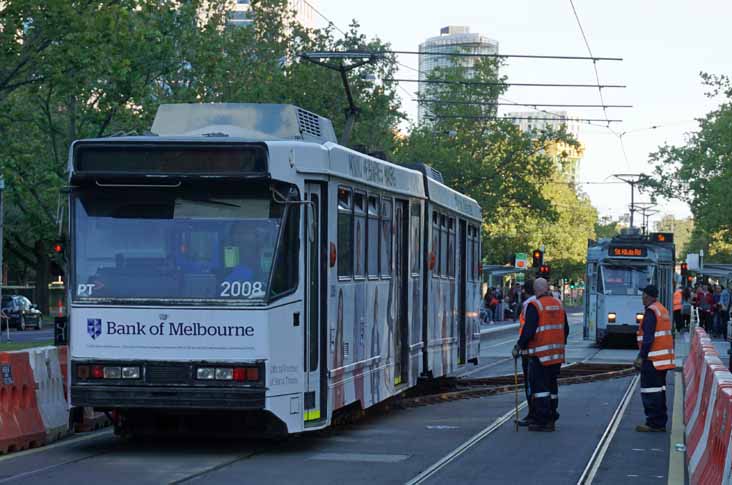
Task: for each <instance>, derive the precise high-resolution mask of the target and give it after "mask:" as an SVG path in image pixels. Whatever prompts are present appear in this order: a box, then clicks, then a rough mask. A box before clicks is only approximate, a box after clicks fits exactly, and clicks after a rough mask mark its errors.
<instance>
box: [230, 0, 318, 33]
mask: <svg viewBox="0 0 732 485" xmlns="http://www.w3.org/2000/svg"><path fill="white" fill-rule="evenodd" d="M313 1H315V0H288V2H287V4H288V6H289V8H290V9H291V10H294V11H295V18H296V19H297V21H298V22H300V23H301V24H302V25H303V26H304V27H307V28H310V29H313V28H315V27H316V25H315V17H316V13H315V9H314V8H313V6H312V2H313ZM231 4H232V9H231V12H230V13H229V19H228V24H229V25H233V26H238V27H244V26H247V25H250V24H251V23H252V18H251V16H250V15H249V10H250V9H251V5H250V4H251V1H250V0H231Z"/></svg>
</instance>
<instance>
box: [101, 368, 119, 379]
mask: <svg viewBox="0 0 732 485" xmlns="http://www.w3.org/2000/svg"><path fill="white" fill-rule="evenodd" d="M104 378H105V379H121V378H122V368H121V367H105V368H104Z"/></svg>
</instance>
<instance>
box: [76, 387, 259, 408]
mask: <svg viewBox="0 0 732 485" xmlns="http://www.w3.org/2000/svg"><path fill="white" fill-rule="evenodd" d="M71 404H72V405H73V406H88V407H94V408H99V409H113V408H157V409H163V408H164V409H237V410H255V409H264V407H265V389H236V388H204V387H197V388H189V387H178V386H165V387H163V386H160V387H157V386H155V387H152V386H117V385H107V386H105V385H76V386H72V387H71Z"/></svg>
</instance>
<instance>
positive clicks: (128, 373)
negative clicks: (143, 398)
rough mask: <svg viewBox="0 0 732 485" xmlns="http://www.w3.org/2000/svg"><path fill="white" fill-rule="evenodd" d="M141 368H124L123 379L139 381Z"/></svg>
mask: <svg viewBox="0 0 732 485" xmlns="http://www.w3.org/2000/svg"><path fill="white" fill-rule="evenodd" d="M139 378H140V368H139V367H122V379H139Z"/></svg>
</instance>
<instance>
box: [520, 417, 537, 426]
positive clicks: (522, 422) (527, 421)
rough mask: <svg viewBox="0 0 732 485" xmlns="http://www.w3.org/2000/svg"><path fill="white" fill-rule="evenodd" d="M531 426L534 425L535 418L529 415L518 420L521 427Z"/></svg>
mask: <svg viewBox="0 0 732 485" xmlns="http://www.w3.org/2000/svg"><path fill="white" fill-rule="evenodd" d="M531 424H534V418H533V417H532V416H531V415H529V414H527V415H526V417H525V418H523V419H519V420H518V425H519V426H529V425H531Z"/></svg>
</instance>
